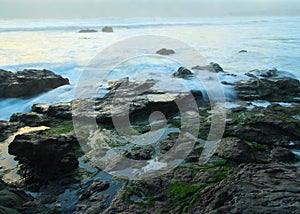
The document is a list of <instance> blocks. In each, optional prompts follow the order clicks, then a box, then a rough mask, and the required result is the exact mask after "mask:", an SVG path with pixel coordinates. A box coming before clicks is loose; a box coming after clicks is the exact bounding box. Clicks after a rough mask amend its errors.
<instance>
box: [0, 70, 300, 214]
mask: <svg viewBox="0 0 300 214" xmlns="http://www.w3.org/2000/svg"><path fill="white" fill-rule="evenodd" d="M210 66H211V67H213V68H214V69H213V70H214V71H216V70H217V72H219V73H221V75H225V76H226V77H230V78H231V79H233V80H232V81H230V82H229V81H228V82H223V84H225V85H226V86H230V87H232V88H233V89H235V91H236V93H237V95H238V97H239V99H242V100H244V101H247V102H243V103H242V104H241V102H240V101H237V104H238V105H236V106H235V107H233V108H231V109H228V110H227V117H226V127H225V132H224V136H223V139H222V140H221V142H220V144H219V147H218V148H217V149H216V151H215V152H214V155H213V156H212V158H211V159H210V160H209V161H208V162H207V163H206V164H199V163H198V162H199V157H200V155H201V152H202V150H203V146H204V143H205V140H206V139H207V137H208V133H209V130H210V126H211V115H212V108H211V106H210V104H209V103H208V102H207V101H205V100H203V99H202V98H203V96H202V92H201V91H200V90H199V91H195V92H192V95H193V97H192V99H194V98H196V99H197V108H198V110H199V114H200V124H201V126H200V128H199V132H198V136H195V137H196V138H197V141H196V143H195V145H193V148H192V150H191V152H190V153H189V154H188V155H187V157H186V159H185V160H184V161H183V163H182V164H180V165H179V166H178V167H176V168H175V169H172V170H169V171H166V172H165V173H163V174H162V175H160V176H152V177H151V179H149V178H147V179H141V180H137V181H128V180H126V181H124V186H123V188H122V190H120V191H119V192H118V195H117V196H116V197H115V198H114V200H113V201H112V202H110V200H109V199H108V198H109V197H110V196H109V194H110V193H109V194H107V192H106V191H107V190H109V188H110V187H111V186H112V183H111V182H107V181H103V180H102V179H101V178H100V179H95V178H94V177H93V179H92V181H88V182H86V183H85V184H84V185H82V184H80V185H79V186H77V187H75V188H77V190H78V191H77V193H76V196H77V197H78V200H77V201H75V202H73V205H72V206H73V209H72V210H71V211H70V210H69V212H72V213H100V212H103V210H105V211H104V213H299V209H300V206H299V204H300V198H299V195H300V194H299V193H300V192H299V189H300V188H299V167H298V166H296V165H295V163H296V162H299V157H298V156H297V155H295V154H294V153H293V152H291V150H293V151H295V150H296V151H298V150H299V149H300V141H299V139H300V132H299V130H300V120H299V118H298V116H299V115H300V106H299V81H298V80H296V79H295V78H293V77H291V76H289V75H282V73H281V72H279V71H277V70H274V69H272V70H264V71H260V70H255V71H251V72H249V73H248V74H246V75H244V76H243V78H244V79H242V80H241V79H240V78H239V77H238V76H237V75H232V74H227V73H225V72H224V71H223V69H222V68H221V67H220V65H217V64H211V65H210ZM210 69H211V68H210ZM200 70H209V68H205V69H204V68H200V69H198V71H197V69H194V70H193V72H204V71H200ZM213 70H212V69H211V70H209V71H213ZM178 72H179V71H178ZM179 73H180V75H179V76H181V74H184V75H183V76H182V77H180V78H185V77H188V76H189V74H188V73H187V71H185V70H183V69H180V72H179ZM179 76H178V75H177V77H179ZM187 79H188V78H187ZM297 81H298V82H297ZM254 82H255V83H256V84H254ZM257 82H258V83H257ZM155 84H156V82H155V81H154V80H152V79H148V80H147V81H145V82H133V81H130V80H129V78H124V79H122V80H119V81H113V82H110V84H109V85H108V88H107V90H108V92H107V94H106V95H105V96H104V97H103V98H95V99H94V100H85V101H80V102H79V101H78V100H74V101H72V102H69V103H58V104H53V105H45V104H35V105H34V106H33V107H32V111H31V112H27V113H16V114H14V115H12V117H11V119H10V122H7V121H1V122H0V130H1V135H0V136H1V137H2V138H3V139H4V138H7V137H8V136H10V135H11V134H12V133H14V132H15V131H16V130H17V129H18V128H20V127H24V126H31V127H33V126H42V125H43V126H47V127H49V129H48V130H44V131H39V132H31V133H27V134H22V135H19V136H16V137H15V139H14V140H13V141H12V143H11V144H10V145H9V152H10V153H11V154H13V155H15V156H16V159H17V160H18V161H19V164H20V165H21V169H20V174H21V175H23V178H24V179H25V180H26V178H27V185H33V186H34V185H35V186H36V188H35V189H36V191H41V190H43V191H44V193H43V194H42V196H41V197H40V198H39V200H40V201H39V202H40V203H45V204H48V203H49V204H51V203H56V201H57V196H58V195H60V194H62V193H63V192H64V190H65V189H64V188H59V187H60V186H64V187H65V186H66V185H69V184H70V183H72V182H73V179H74V176H75V175H74V174H73V173H74V171H77V170H78V167H79V162H78V158H79V157H81V156H82V155H83V154H82V152H81V151H80V149H79V148H78V147H79V143H78V139H77V138H78V136H75V135H74V132H73V121H72V120H71V119H72V113H73V116H74V118H75V119H78V118H79V119H90V118H94V120H95V121H94V123H95V124H97V126H98V128H99V130H97V131H99V132H100V133H101V138H99V139H97V140H95V142H94V145H93V146H95V147H94V148H97V149H99V147H97V146H102V145H104V148H105V149H104V150H101V152H102V153H101V152H100V153H97V154H98V155H99V156H97V158H99V157H102V156H104V155H105V153H106V152H107V151H108V149H107V148H110V149H115V151H119V152H120V154H119V156H118V158H119V159H116V160H112V161H111V162H110V163H109V164H110V166H109V167H111V169H114V170H117V169H121V170H123V169H124V168H123V164H124V163H125V161H124V158H126V159H129V160H133V161H136V160H142V161H143V164H147V161H149V160H153V159H155V160H156V159H157V160H159V156H157V155H158V154H159V155H164V154H166V153H168V152H169V151H170V150H171V149H172V148H173V147H174V145H175V142H176V139H177V138H178V136H179V135H180V133H181V131H182V130H184V129H185V128H186V127H182V126H181V119H180V118H181V115H180V113H182V112H179V109H178V107H177V105H176V102H177V101H180V102H182V103H186V104H187V106H189V102H188V101H189V99H188V98H189V95H187V94H186V93H184V92H183V93H180V92H177V93H166V92H164V91H162V90H159V89H157V88H156V87H155ZM257 84H258V85H257ZM292 87H294V88H293V89H292ZM272 90H273V91H275V92H276V93H274V92H273V93H269V91H272ZM253 99H263V100H268V101H269V103H268V105H267V106H256V105H254V104H253V102H251V101H252V100H253ZM275 101H276V102H275ZM90 102H92V103H93V105H90ZM114 102H115V104H113V103H114ZM277 102H285V104H284V105H283V104H280V103H277ZM116 103H117V105H116ZM127 103H131V105H129V108H128V109H129V111H127V110H125V108H127V107H128V106H126V104H127ZM74 106H75V107H76V106H77V107H78V108H75V109H74V108H73V109H72V107H74ZM90 106H92V108H90ZM112 109H113V111H112ZM191 109H192V108H191ZM191 109H190V108H187V110H191ZM72 111H73V112H72ZM154 111H160V112H162V113H164V115H165V116H166V119H167V121H166V124H164V123H165V122H164V121H161V118H159V119H157V118H154V121H148V119H149V115H150V114H151V113H152V112H154ZM187 112H189V113H190V111H187ZM184 113H186V112H184ZM128 115H129V119H130V121H132V124H131V125H132V127H134V128H135V129H136V131H137V133H138V134H144V133H147V132H149V131H150V130H151V129H152V131H153V130H154V131H155V130H160V129H161V128H162V127H164V125H167V127H168V129H167V131H169V132H166V133H164V135H163V137H162V138H161V139H160V140H159V142H158V143H157V145H155V144H151V145H150V144H149V145H138V146H137V145H135V146H132V145H130V142H128V141H127V140H124V139H120V138H119V136H118V133H117V131H116V130H115V129H114V128H113V127H112V125H113V121H112V117H116V118H118V119H119V120H118V121H119V122H120V123H119V125H120V124H122V122H124V124H125V125H126V124H127V123H126V121H123V119H124V118H126V117H127V116H128ZM95 117H96V118H95ZM192 118H193V114H191V119H190V120H189V126H193V125H194V124H193V123H194V122H195V121H194V120H193V119H192ZM79 121H80V120H79ZM126 131H127V130H125V132H126ZM83 134H84V135H86V136H85V137H89V133H83ZM79 137H81V136H79ZM178 142H179V144H180V145H182V148H184V149H186V146H185V145H186V144H185V143H186V142H183V141H178ZM142 143H147V142H142ZM97 149H94V150H97ZM101 155H102V156H101ZM127 161H128V160H127ZM125 165H126V164H125ZM99 166H101V165H99ZM124 167H125V169H126V166H124ZM132 167H135V165H132ZM22 171H23V173H22ZM24 172H26V173H24ZM56 175H60V176H62V175H63V176H62V177H60V178H57V176H56ZM66 175H68V176H66ZM52 176H53V177H56V178H53V179H52ZM58 177H59V176H58ZM142 178H143V177H142ZM0 186H1V185H0ZM73 188H74V187H73ZM47 193H49V194H47ZM0 197H1V195H0ZM26 197H29V196H26ZM25 201H26V200H25ZM22 203H23V202H22ZM29 204H30V203H29ZM1 206H2V204H1V200H0V210H1V209H2V207H1ZM106 208H107V209H106ZM5 209H6V208H5ZM16 209H19V208H16ZM25 213H26V212H25Z"/></svg>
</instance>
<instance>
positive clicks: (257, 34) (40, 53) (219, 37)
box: [0, 17, 300, 119]
mask: <svg viewBox="0 0 300 214" xmlns="http://www.w3.org/2000/svg"><path fill="white" fill-rule="evenodd" d="M299 23H300V17H280V18H278V17H277V18H276V17H268V18H266V17H264V18H260V17H252V18H222V19H221V18H189V19H187V18H185V19H179V18H176V19H175V18H173V19H161V18H156V19H153V18H152V19H147V18H136V19H117V18H113V19H82V20H80V19H76V20H75V19H74V20H0V68H1V69H7V70H12V71H17V70H23V69H25V68H37V69H38V68H41V69H42V68H46V69H50V70H53V71H54V72H56V73H58V74H60V75H62V76H64V77H68V78H69V79H70V80H71V85H70V86H63V87H61V88H58V89H55V90H53V91H50V92H48V93H43V94H41V95H38V96H36V97H33V98H30V99H4V100H1V101H0V119H8V118H9V117H10V115H11V114H12V113H14V112H19V111H29V110H30V107H31V105H32V104H34V103H53V102H62V101H68V100H71V99H72V97H73V94H74V91H73V88H74V86H75V85H76V82H77V80H78V79H79V77H80V74H81V72H82V71H83V70H84V67H85V66H86V65H87V64H88V63H89V62H90V60H91V59H93V58H94V57H95V56H96V54H97V53H99V52H101V51H102V50H103V49H104V48H106V47H109V45H111V44H114V43H115V42H117V41H120V40H123V39H126V38H130V37H132V36H139V35H163V36H169V37H172V38H175V39H178V40H181V41H183V42H185V43H187V44H189V45H191V46H192V47H194V48H195V49H196V50H198V51H200V53H201V54H202V55H203V57H204V58H205V59H206V60H207V61H208V62H210V61H214V62H217V63H219V64H221V65H222V67H223V68H224V69H225V70H227V71H234V72H245V71H248V70H252V69H256V68H260V69H264V68H278V69H279V70H285V71H289V72H291V73H293V74H294V75H296V76H297V77H300V30H299ZM105 25H109V26H113V27H114V33H111V34H108V33H102V32H101V28H102V27H103V26H105ZM87 28H93V29H97V30H98V31H99V32H98V33H86V34H82V33H77V32H78V31H79V30H80V29H87ZM161 46H162V47H164V44H161ZM167 48H172V47H167ZM242 49H246V50H248V52H247V53H238V52H239V51H240V50H242ZM134 66H136V65H135V64H132V63H130V62H126V63H124V64H122V65H120V66H119V67H118V72H119V74H120V76H122V75H124V72H125V73H127V72H131V71H132V72H135V73H136V72H137V71H138V70H144V69H148V70H153V71H155V70H156V69H158V68H159V69H163V70H170V71H173V69H174V64H172V63H171V64H165V63H164V65H159V64H158V63H157V62H156V61H151V58H149V60H148V62H143V63H140V64H139V67H138V68H137V67H134ZM151 66H152V67H151ZM168 66H169V67H168Z"/></svg>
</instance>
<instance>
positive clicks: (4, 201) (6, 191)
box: [0, 180, 60, 214]
mask: <svg viewBox="0 0 300 214" xmlns="http://www.w3.org/2000/svg"><path fill="white" fill-rule="evenodd" d="M0 213H3V214H14V213H24V214H26V213H28V214H29V213H37V214H43V213H47V214H55V213H56V214H58V213H60V212H58V211H55V210H51V209H49V208H47V207H44V206H42V205H40V204H38V203H37V202H35V201H34V198H33V197H31V196H29V195H27V194H26V193H25V192H24V191H21V190H17V189H16V188H13V187H10V186H8V185H7V184H6V183H4V182H3V181H2V180H0Z"/></svg>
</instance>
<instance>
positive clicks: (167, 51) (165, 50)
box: [156, 48, 175, 55]
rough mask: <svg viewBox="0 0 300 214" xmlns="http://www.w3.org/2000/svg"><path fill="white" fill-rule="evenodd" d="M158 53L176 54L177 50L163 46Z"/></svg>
mask: <svg viewBox="0 0 300 214" xmlns="http://www.w3.org/2000/svg"><path fill="white" fill-rule="evenodd" d="M156 53H157V54H159V55H171V54H175V51H174V50H172V49H166V48H162V49H160V50H158V51H156Z"/></svg>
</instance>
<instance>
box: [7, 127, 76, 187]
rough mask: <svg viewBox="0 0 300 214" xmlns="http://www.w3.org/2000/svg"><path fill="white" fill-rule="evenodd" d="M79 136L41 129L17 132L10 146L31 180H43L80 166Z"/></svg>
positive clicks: (22, 171)
mask: <svg viewBox="0 0 300 214" xmlns="http://www.w3.org/2000/svg"><path fill="white" fill-rule="evenodd" d="M77 150H79V143H78V141H77V139H76V138H75V137H74V136H73V135H71V134H69V135H47V134H44V133H42V132H40V131H38V132H31V133H28V134H23V135H17V136H16V137H15V139H14V140H13V142H11V143H10V145H9V147H8V152H9V154H11V155H14V156H16V159H17V160H18V161H19V163H20V164H21V166H22V167H21V169H22V170H21V171H20V174H21V175H22V176H24V177H25V179H26V182H27V183H28V184H32V183H36V184H43V183H44V182H46V181H48V180H51V179H56V178H57V177H61V176H62V175H64V174H65V173H69V172H72V171H73V170H75V169H76V168H77V167H78V164H79V162H78V160H77V157H76V151H77Z"/></svg>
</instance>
